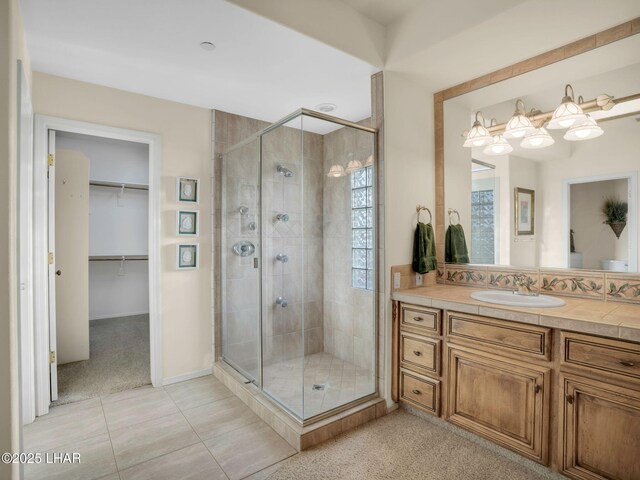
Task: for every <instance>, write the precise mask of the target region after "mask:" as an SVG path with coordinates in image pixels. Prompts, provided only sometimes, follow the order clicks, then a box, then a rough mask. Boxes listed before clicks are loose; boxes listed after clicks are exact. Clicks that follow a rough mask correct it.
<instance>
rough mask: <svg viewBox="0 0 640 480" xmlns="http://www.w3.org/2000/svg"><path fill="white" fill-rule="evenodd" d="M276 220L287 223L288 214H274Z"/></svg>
mask: <svg viewBox="0 0 640 480" xmlns="http://www.w3.org/2000/svg"><path fill="white" fill-rule="evenodd" d="M276 220H278V221H280V222H284V223H287V222H288V221H289V215H287V214H286V213H279V214H277V215H276Z"/></svg>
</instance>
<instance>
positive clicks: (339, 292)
mask: <svg viewBox="0 0 640 480" xmlns="http://www.w3.org/2000/svg"><path fill="white" fill-rule="evenodd" d="M370 123H371V121H370V120H366V121H363V122H361V124H362V125H366V126H369V125H370ZM374 140H375V137H374V135H373V134H371V133H368V132H363V131H359V130H356V129H353V128H349V127H344V128H340V129H338V130H334V131H333V132H330V133H327V134H326V135H324V170H325V171H326V172H328V171H329V169H330V167H331V166H332V165H335V164H340V165H346V164H347V161H348V154H349V153H353V155H354V156H353V158H355V159H358V160H361V161H362V163H364V162H365V160H366V158H367V157H368V156H369V155H373V151H374ZM324 191H325V194H324V211H323V213H324V215H323V223H324V247H325V256H324V273H325V278H326V279H327V281H325V284H324V351H325V352H326V353H331V354H333V355H335V356H336V357H339V358H341V359H343V360H346V361H348V362H350V363H354V364H355V365H357V366H358V367H361V368H365V369H369V368H372V367H373V366H374V361H375V360H374V353H373V352H374V347H375V340H376V339H375V334H374V323H373V322H372V321H371V319H372V318H373V314H374V308H375V294H374V292H373V291H372V290H366V289H362V288H354V287H353V286H352V274H351V271H352V269H351V267H352V258H351V255H352V241H353V240H352V225H351V222H352V218H351V207H352V205H351V175H347V176H345V177H338V178H331V177H327V176H326V175H325V176H324ZM371 255H375V250H372V251H371Z"/></svg>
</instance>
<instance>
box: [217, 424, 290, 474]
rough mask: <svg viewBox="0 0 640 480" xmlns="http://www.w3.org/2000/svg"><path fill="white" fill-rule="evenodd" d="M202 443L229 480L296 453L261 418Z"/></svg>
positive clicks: (251, 472)
mask: <svg viewBox="0 0 640 480" xmlns="http://www.w3.org/2000/svg"><path fill="white" fill-rule="evenodd" d="M205 445H206V446H207V448H208V449H209V450H211V453H212V454H213V456H214V458H215V459H216V460H217V462H218V463H219V464H220V466H221V467H222V469H223V470H224V472H225V473H226V474H227V476H228V477H229V478H230V479H231V480H238V479H241V478H245V477H246V476H248V475H251V474H253V473H256V472H258V471H260V470H262V469H264V468H266V467H269V466H271V465H273V464H274V463H277V462H279V461H281V460H284V459H285V458H288V457H290V456H291V455H294V454H295V453H296V451H295V450H294V449H293V447H291V445H289V444H288V443H287V442H286V441H285V440H284V439H283V438H282V437H280V436H279V435H278V434H277V433H276V432H275V431H273V430H272V429H271V427H269V425H267V424H266V423H264V422H262V421H260V422H258V423H254V424H252V425H248V426H246V427H243V428H239V429H237V430H234V431H232V432H229V433H226V434H223V435H219V436H217V437H214V438H212V439H211V440H208V441H206V442H205Z"/></svg>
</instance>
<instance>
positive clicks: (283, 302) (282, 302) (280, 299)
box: [276, 297, 289, 308]
mask: <svg viewBox="0 0 640 480" xmlns="http://www.w3.org/2000/svg"><path fill="white" fill-rule="evenodd" d="M276 304H277V305H280V306H281V307H282V308H287V305H289V302H287V300H286V299H285V298H284V297H278V298H276Z"/></svg>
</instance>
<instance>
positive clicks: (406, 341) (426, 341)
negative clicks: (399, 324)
mask: <svg viewBox="0 0 640 480" xmlns="http://www.w3.org/2000/svg"><path fill="white" fill-rule="evenodd" d="M440 345H441V341H440V340H438V339H435V338H427V337H420V336H418V335H411V334H408V333H405V332H402V333H401V334H400V361H401V366H402V367H404V368H410V369H412V370H417V371H418V372H420V373H427V374H435V375H440V349H441V347H440Z"/></svg>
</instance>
